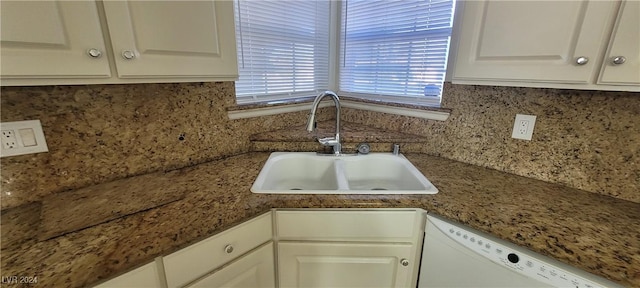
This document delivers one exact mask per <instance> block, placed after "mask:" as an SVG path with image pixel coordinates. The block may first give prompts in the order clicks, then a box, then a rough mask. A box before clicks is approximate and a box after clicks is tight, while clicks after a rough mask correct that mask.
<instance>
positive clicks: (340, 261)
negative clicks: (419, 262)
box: [278, 242, 417, 287]
mask: <svg viewBox="0 0 640 288" xmlns="http://www.w3.org/2000/svg"><path fill="white" fill-rule="evenodd" d="M402 259H406V260H407V261H409V262H408V263H409V265H407V266H403V265H402V264H400V262H401V261H402ZM414 262H415V261H414V258H413V257H412V246H411V245H409V244H404V245H393V244H344V243H299V242H286V243H282V242H281V243H279V244H278V267H279V268H278V271H279V274H278V276H279V281H280V286H281V287H409V286H410V283H411V275H412V274H413V272H414V269H415V268H414V267H417V266H416V265H415V264H416V263H414Z"/></svg>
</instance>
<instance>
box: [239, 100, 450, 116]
mask: <svg viewBox="0 0 640 288" xmlns="http://www.w3.org/2000/svg"><path fill="white" fill-rule="evenodd" d="M311 102H313V98H308V99H303V100H301V101H297V102H293V103H276V104H269V103H265V104H250V105H242V106H236V107H233V108H231V109H228V111H227V114H228V115H229V119H231V120H235V119H243V118H253V117H260V116H268V115H276V114H282V113H291V112H298V111H306V110H309V108H310V106H311V105H310V103H311ZM340 104H341V106H342V107H343V108H352V109H358V110H366V111H374V112H381V113H388V114H394V115H402V116H409V117H415V118H422V119H429V120H437V121H445V120H447V119H448V118H449V114H450V113H451V110H450V109H446V108H435V107H423V106H415V105H405V104H397V103H382V102H378V101H367V100H362V99H357V98H351V97H341V98H340ZM329 106H333V102H330V101H323V102H322V103H320V108H322V107H329Z"/></svg>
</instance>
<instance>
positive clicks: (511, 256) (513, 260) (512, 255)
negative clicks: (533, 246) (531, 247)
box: [507, 253, 520, 263]
mask: <svg viewBox="0 0 640 288" xmlns="http://www.w3.org/2000/svg"><path fill="white" fill-rule="evenodd" d="M507 259H509V262H511V263H518V261H520V257H518V255H516V254H515V253H509V255H507Z"/></svg>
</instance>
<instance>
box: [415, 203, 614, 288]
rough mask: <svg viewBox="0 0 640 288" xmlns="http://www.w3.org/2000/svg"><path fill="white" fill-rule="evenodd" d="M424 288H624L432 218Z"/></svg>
mask: <svg viewBox="0 0 640 288" xmlns="http://www.w3.org/2000/svg"><path fill="white" fill-rule="evenodd" d="M418 287H419V288H426V287H491V288H494V287H622V286H620V285H618V284H616V283H613V282H611V281H609V280H607V279H604V278H602V277H598V276H596V275H593V274H590V273H587V272H585V271H582V270H580V269H577V268H574V267H571V266H569V265H566V264H564V263H560V262H559V261H556V260H553V259H551V258H549V257H546V256H543V255H540V254H537V253H534V252H532V251H529V250H527V249H524V248H521V247H518V246H516V245H514V244H511V243H508V242H506V241H503V240H501V239H497V238H495V237H493V236H490V235H487V234H486V233H482V232H480V231H476V230H473V229H471V228H469V227H465V226H463V225H460V224H456V223H454V222H451V221H448V220H445V219H443V218H441V217H437V216H434V215H427V226H426V228H425V238H424V247H423V250H422V262H421V267H420V277H419V279H418Z"/></svg>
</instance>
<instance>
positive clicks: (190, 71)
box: [0, 0, 238, 85]
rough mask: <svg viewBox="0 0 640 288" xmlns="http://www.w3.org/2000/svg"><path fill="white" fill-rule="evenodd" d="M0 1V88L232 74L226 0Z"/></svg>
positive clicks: (230, 9)
mask: <svg viewBox="0 0 640 288" xmlns="http://www.w3.org/2000/svg"><path fill="white" fill-rule="evenodd" d="M1 5H2V7H1V8H2V10H1V13H2V34H1V35H0V49H1V50H2V63H1V66H2V70H1V72H2V73H1V77H2V85H51V84H107V83H154V82H198V81H227V80H235V79H236V78H237V77H238V68H237V57H236V44H235V43H236V41H235V30H234V18H233V15H234V13H233V2H232V1H98V2H94V1H55V2H54V1H4V0H3V1H1ZM105 43H107V45H108V43H110V44H111V47H106V46H107V45H105Z"/></svg>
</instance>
